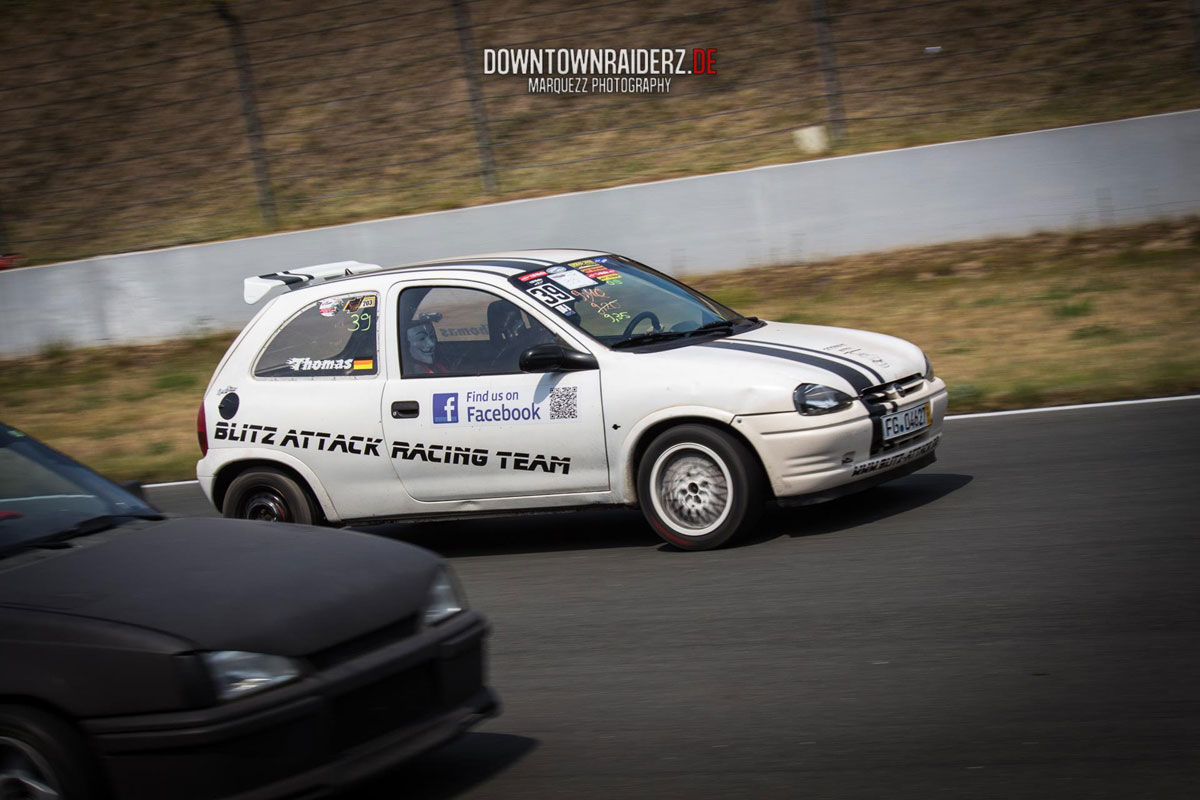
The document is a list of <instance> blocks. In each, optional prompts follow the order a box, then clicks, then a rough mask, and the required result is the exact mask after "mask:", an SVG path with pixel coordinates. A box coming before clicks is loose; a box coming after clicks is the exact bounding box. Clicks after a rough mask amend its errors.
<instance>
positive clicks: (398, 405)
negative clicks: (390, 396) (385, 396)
mask: <svg viewBox="0 0 1200 800" xmlns="http://www.w3.org/2000/svg"><path fill="white" fill-rule="evenodd" d="M420 413H421V405H420V403H418V402H417V401H416V400H397V401H396V402H394V403H392V419H407V418H411V417H415V416H417V415H418V414H420Z"/></svg>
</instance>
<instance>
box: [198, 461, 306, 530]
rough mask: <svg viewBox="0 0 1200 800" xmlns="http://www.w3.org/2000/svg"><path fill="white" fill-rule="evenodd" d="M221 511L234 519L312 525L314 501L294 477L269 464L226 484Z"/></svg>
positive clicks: (248, 471) (251, 470) (244, 473)
mask: <svg viewBox="0 0 1200 800" xmlns="http://www.w3.org/2000/svg"><path fill="white" fill-rule="evenodd" d="M221 513H222V514H224V515H225V516H227V517H234V518H236V519H257V520H263V521H265V522H294V523H296V524H298V525H312V524H313V521H314V520H315V519H316V518H317V513H316V508H315V504H314V503H313V501H312V498H311V497H309V494H308V490H307V489H305V487H304V486H302V485H301V484H300V483H299V482H297V481H296V479H295V478H292V477H291V476H290V475H287V474H285V473H283V472H280V471H279V470H277V469H272V468H270V467H259V468H257V469H250V470H247V471H246V472H243V473H242V474H241V475H238V476H237V477H236V478H234V479H233V483H231V484H229V490H228V491H227V492H225V502H224V503H223V504H222V505H221Z"/></svg>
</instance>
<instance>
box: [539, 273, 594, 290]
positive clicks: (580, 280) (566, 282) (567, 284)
mask: <svg viewBox="0 0 1200 800" xmlns="http://www.w3.org/2000/svg"><path fill="white" fill-rule="evenodd" d="M549 277H550V280H552V281H554V282H555V283H557V284H558V285H559V286H561V287H563V288H564V289H582V288H584V287H585V286H595V285H596V282H595V281H594V280H592V279H591V278H589V277H588V276H587V275H584V274H583V273H582V272H576V271H575V270H573V269H572V270H567V271H565V272H557V273H555V274H553V275H550V276H549Z"/></svg>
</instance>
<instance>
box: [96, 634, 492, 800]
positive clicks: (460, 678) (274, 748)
mask: <svg viewBox="0 0 1200 800" xmlns="http://www.w3.org/2000/svg"><path fill="white" fill-rule="evenodd" d="M486 633H487V625H486V623H485V622H484V621H483V618H482V617H480V616H478V615H477V614H474V613H472V612H468V613H466V614H463V615H460V618H456V619H454V620H450V621H448V622H447V623H446V625H445V626H444V630H439V631H437V635H436V636H433V635H430V634H424V635H419V636H414V637H410V638H409V639H406V640H403V641H400V642H396V643H394V644H392V645H389V646H387V647H384V648H381V649H379V650H376V651H373V652H371V653H368V654H366V655H362V656H359V657H356V658H353V659H351V660H348V661H345V662H342V663H339V664H335V665H330V666H326V668H324V669H323V670H321V671H320V672H318V673H316V674H313V675H310V676H308V677H305V678H303V679H301V680H300V681H297V682H296V683H294V684H291V685H289V686H285V687H280V688H278V689H274V690H270V691H266V692H263V694H262V695H260V696H258V697H248V698H245V699H243V700H237V701H233V702H231V703H227V704H224V705H221V706H217V707H215V708H210V709H203V710H199V711H187V712H178V713H172V714H155V715H142V716H138V717H119V718H106V719H93V720H87V721H85V722H84V723H83V726H84V729H85V730H86V731H87V732H88V733H89V734H90V735H91V736H92V738H93V740H94V742H95V743H96V747H97V750H98V754H99V756H100V759H101V762H102V764H103V766H104V768H105V770H106V772H107V773H108V776H109V778H110V780H111V783H112V787H113V789H114V792H115V794H116V795H117V796H118V797H120V798H122V800H126V799H128V800H137V799H139V798H148V799H149V798H153V800H161V798H167V797H170V798H173V800H268V799H269V798H289V800H290V799H292V798H310V797H319V796H321V795H323V794H325V793H326V792H328V791H329V790H331V789H333V788H336V787H342V786H345V785H348V784H353V783H355V782H357V781H360V780H363V779H365V778H368V777H370V776H372V775H374V774H376V773H379V772H381V771H383V770H386V769H388V768H389V767H392V766H394V765H395V764H398V763H400V762H402V761H404V760H406V759H408V758H411V757H412V756H414V755H417V754H418V753H421V752H423V751H425V750H428V749H430V748H433V747H436V746H437V745H439V744H442V743H444V742H446V741H449V740H451V739H453V738H454V737H456V736H457V735H459V734H460V733H462V732H463V731H465V730H466V729H468V728H470V727H471V726H472V725H474V724H476V723H478V722H480V721H482V720H483V719H486V718H487V717H490V716H494V715H495V714H496V713H497V712H498V707H499V706H498V702H497V699H496V696H495V695H494V694H493V693H492V691H491V690H490V689H488V688H487V686H486V685H485V678H484V672H485V669H484V652H483V640H484V637H485V636H486Z"/></svg>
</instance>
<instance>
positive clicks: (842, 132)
mask: <svg viewBox="0 0 1200 800" xmlns="http://www.w3.org/2000/svg"><path fill="white" fill-rule="evenodd" d="M809 5H810V6H811V8H812V20H813V27H814V29H815V32H816V35H817V58H818V60H820V62H821V75H822V76H823V77H824V79H825V102H826V105H827V106H828V109H829V128H830V130H831V131H832V132H833V141H834V143H835V144H841V143H842V142H844V141H846V112H844V111H843V110H842V87H841V84H840V83H839V82H838V74H837V56H836V54H835V53H834V51H833V34H832V32H831V25H830V18H829V12H828V11H826V10H825V0H809Z"/></svg>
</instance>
